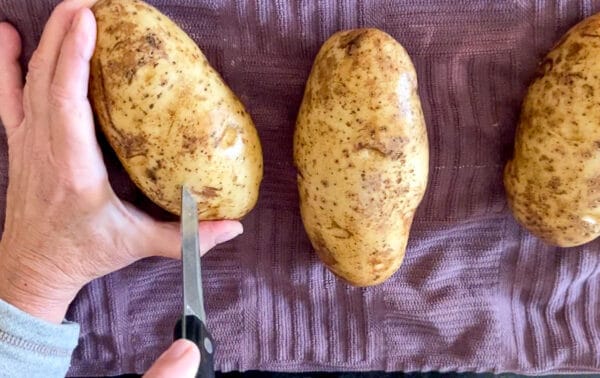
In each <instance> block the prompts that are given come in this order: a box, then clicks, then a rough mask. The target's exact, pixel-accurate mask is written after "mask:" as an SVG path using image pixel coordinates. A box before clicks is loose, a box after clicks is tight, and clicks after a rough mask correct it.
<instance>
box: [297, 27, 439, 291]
mask: <svg viewBox="0 0 600 378" xmlns="http://www.w3.org/2000/svg"><path fill="white" fill-rule="evenodd" d="M294 159H295V163H296V166H297V168H298V189H299V194H300V210H301V214H302V220H303V222H304V226H305V228H306V231H307V233H308V236H309V238H310V240H311V242H312V245H313V247H314V249H315V251H316V252H317V254H318V255H319V257H320V258H321V260H323V262H324V263H325V264H326V265H327V266H328V267H329V269H330V270H331V271H332V272H333V273H335V274H337V275H338V276H340V277H342V278H343V279H345V280H346V281H348V282H350V283H351V284H354V285H358V286H368V285H375V284H378V283H381V282H383V281H384V280H386V279H387V278H388V277H390V276H391V275H392V274H393V273H394V272H395V271H396V270H397V269H398V267H399V266H400V264H401V263H402V260H403V258H404V251H405V249H406V244H407V241H408V236H409V231H410V226H411V224H412V220H413V216H414V213H415V210H416V208H417V206H418V205H419V203H420V202H421V199H422V198H423V194H424V192H425V187H426V185H427V175H428V169H429V165H428V164H429V163H428V161H429V150H428V143H427V131H426V128H425V122H424V120H423V113H422V110H421V103H420V101H419V97H418V94H417V77H416V74H415V70H414V67H413V65H412V62H411V60H410V58H409V56H408V54H407V53H406V51H405V50H404V48H402V46H401V45H400V44H399V43H398V42H396V41H395V40H394V39H393V38H392V37H391V36H389V35H388V34H386V33H384V32H382V31H379V30H376V29H356V30H350V31H343V32H338V33H336V34H334V35H333V36H332V37H331V38H329V40H327V41H326V42H325V44H324V45H323V47H322V48H321V50H320V51H319V54H318V55H317V57H316V60H315V63H314V66H313V69H312V72H311V74H310V77H309V79H308V83H307V85H306V89H305V92H304V100H303V101H302V106H301V108H300V112H299V115H298V120H297V123H296V132H295V136H294Z"/></svg>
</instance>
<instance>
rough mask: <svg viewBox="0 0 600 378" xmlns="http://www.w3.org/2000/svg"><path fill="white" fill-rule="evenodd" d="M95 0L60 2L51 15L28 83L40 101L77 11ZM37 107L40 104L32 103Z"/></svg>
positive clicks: (34, 57) (31, 63)
mask: <svg viewBox="0 0 600 378" xmlns="http://www.w3.org/2000/svg"><path fill="white" fill-rule="evenodd" d="M93 3H94V1H90V0H71V1H63V2H62V3H60V4H59V5H58V6H57V7H56V8H55V9H54V11H53V12H52V14H51V15H50V18H49V19H48V22H47V23H46V26H45V27H44V32H43V33H42V37H41V39H40V43H39V45H38V47H37V49H36V51H35V52H34V53H33V56H32V57H31V60H30V61H29V72H28V73H27V83H28V85H31V86H32V88H31V94H32V96H34V98H39V101H45V96H44V95H42V94H47V93H48V89H49V87H50V83H51V82H52V77H53V76H54V70H55V68H56V64H57V62H58V58H59V56H60V51H61V46H62V43H63V40H64V38H65V36H66V35H67V32H68V31H69V29H70V28H71V23H72V21H73V18H74V17H75V14H76V13H77V11H78V10H79V9H81V8H83V7H90V6H91V5H93ZM32 106H33V107H37V106H38V104H35V103H34V104H32Z"/></svg>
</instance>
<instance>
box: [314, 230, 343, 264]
mask: <svg viewBox="0 0 600 378" xmlns="http://www.w3.org/2000/svg"><path fill="white" fill-rule="evenodd" d="M312 244H313V248H314V249H315V252H316V253H317V255H318V256H319V258H320V259H321V260H322V261H323V262H324V263H325V264H326V265H327V266H329V267H334V266H336V265H337V264H338V260H337V259H336V258H335V255H334V254H333V253H331V251H330V250H329V248H327V243H325V239H323V235H321V233H320V232H318V231H317V232H315V233H314V234H313V237H312Z"/></svg>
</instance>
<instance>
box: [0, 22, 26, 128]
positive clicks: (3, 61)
mask: <svg viewBox="0 0 600 378" xmlns="http://www.w3.org/2000/svg"><path fill="white" fill-rule="evenodd" d="M20 54H21V38H20V37H19V33H17V31H16V30H15V28H13V27H12V26H11V25H10V24H7V23H5V22H2V23H0V119H2V123H3V124H4V127H5V129H6V134H7V135H10V134H11V133H12V131H13V130H14V129H16V128H17V126H18V125H20V124H21V121H22V120H23V81H22V78H21V67H20V66H19V55H20Z"/></svg>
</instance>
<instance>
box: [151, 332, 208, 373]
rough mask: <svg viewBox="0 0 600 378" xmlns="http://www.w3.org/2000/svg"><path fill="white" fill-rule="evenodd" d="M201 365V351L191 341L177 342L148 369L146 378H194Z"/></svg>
mask: <svg viewBox="0 0 600 378" xmlns="http://www.w3.org/2000/svg"><path fill="white" fill-rule="evenodd" d="M199 365H200V351H199V350H198V347H197V346H196V345H195V344H194V343H192V342H191V341H189V340H185V339H180V340H176V341H175V342H174V343H173V344H171V346H170V347H169V349H167V350H166V351H165V352H164V353H163V354H161V356H160V357H158V360H156V362H155V363H154V365H152V367H150V369H148V371H147V372H146V374H144V378H170V377H181V378H194V377H195V376H196V373H197V372H198V366H199Z"/></svg>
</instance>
